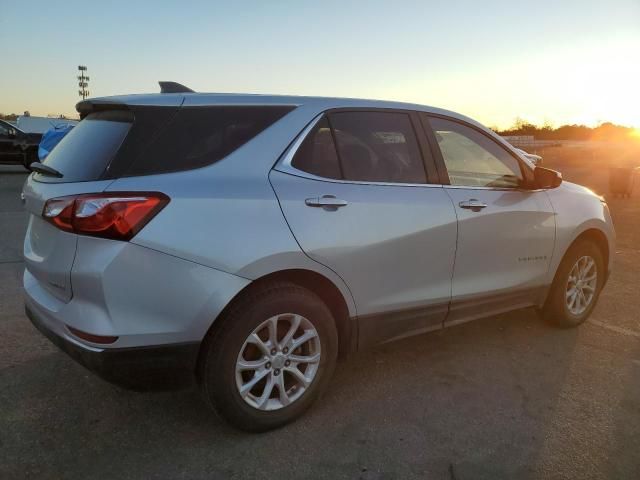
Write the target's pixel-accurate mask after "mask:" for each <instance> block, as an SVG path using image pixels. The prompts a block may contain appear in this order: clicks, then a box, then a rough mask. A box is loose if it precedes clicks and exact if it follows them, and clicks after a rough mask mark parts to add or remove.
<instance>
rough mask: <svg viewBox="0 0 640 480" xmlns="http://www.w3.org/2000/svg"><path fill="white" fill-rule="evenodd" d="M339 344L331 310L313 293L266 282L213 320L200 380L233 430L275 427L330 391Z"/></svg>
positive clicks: (206, 343) (259, 429)
mask: <svg viewBox="0 0 640 480" xmlns="http://www.w3.org/2000/svg"><path fill="white" fill-rule="evenodd" d="M337 346H338V338H337V333H336V328H335V323H334V320H333V317H332V315H331V312H330V311H329V309H328V308H327V307H326V305H325V304H324V303H323V302H322V301H321V300H320V299H319V298H318V297H317V296H316V295H315V294H314V293H312V292H310V291H309V290H306V289H304V288H302V287H299V286H297V285H294V284H290V283H284V282H278V283H272V284H268V285H265V286H262V287H259V289H257V290H254V291H250V292H248V293H247V294H244V295H242V296H241V297H240V298H239V299H237V300H236V301H234V304H233V305H232V306H231V308H230V309H229V311H228V312H227V313H226V314H225V315H223V317H222V318H220V319H218V320H217V321H216V325H215V326H214V330H213V331H212V332H211V336H210V338H208V339H207V340H206V341H205V344H204V347H203V348H204V350H203V352H202V353H203V355H202V359H201V368H200V375H199V380H200V385H201V388H202V391H203V394H204V396H205V399H206V400H208V402H209V403H210V404H211V405H212V406H213V408H214V409H215V410H216V411H217V412H218V413H219V414H220V415H221V416H222V417H223V418H225V419H226V420H227V421H229V422H230V423H232V424H233V425H235V426H236V427H238V428H240V429H243V430H247V431H256V432H257V431H265V430H270V429H272V428H277V427H280V426H282V425H284V424H286V423H289V422H291V421H292V420H294V419H296V418H297V417H298V416H300V415H301V414H302V413H303V412H304V411H305V410H306V409H307V408H309V407H310V406H311V404H312V403H313V401H314V400H315V399H316V398H317V397H318V396H319V395H320V394H321V393H322V391H323V390H324V389H325V388H326V386H327V384H328V381H329V380H330V378H331V375H332V373H333V369H334V367H335V363H336V358H337V352H338V348H337Z"/></svg>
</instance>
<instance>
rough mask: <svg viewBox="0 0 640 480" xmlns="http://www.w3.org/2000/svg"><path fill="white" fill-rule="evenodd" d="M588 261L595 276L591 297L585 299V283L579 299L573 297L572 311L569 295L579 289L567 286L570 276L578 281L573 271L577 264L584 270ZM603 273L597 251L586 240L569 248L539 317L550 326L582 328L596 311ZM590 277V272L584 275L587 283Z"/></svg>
mask: <svg viewBox="0 0 640 480" xmlns="http://www.w3.org/2000/svg"><path fill="white" fill-rule="evenodd" d="M589 258H590V259H592V260H593V262H594V267H593V268H595V275H596V278H595V281H593V282H592V283H591V285H590V286H591V287H593V293H592V296H591V298H588V295H589V292H590V290H589V289H588V287H589V285H588V282H585V283H584V285H586V286H585V287H583V288H584V290H582V291H583V296H582V297H581V296H580V295H579V294H577V295H576V297H577V298H576V300H575V301H576V302H578V303H573V308H572V307H571V304H572V299H573V298H574V296H573V295H571V291H573V292H576V291H577V290H580V288H575V287H578V285H577V284H576V283H575V282H573V283H571V284H569V281H570V275H571V278H578V277H579V271H576V270H574V267H576V264H577V262H578V261H579V260H580V261H581V262H582V265H583V266H585V265H588V264H589V263H588V262H587V261H585V260H584V259H589ZM576 268H579V267H576ZM576 272H577V273H578V277H576V276H575V273H576ZM605 272H606V267H605V264H604V258H603V255H602V252H601V251H600V249H599V248H598V247H597V246H596V245H595V244H594V243H593V242H590V241H588V240H579V241H578V242H576V243H575V244H574V245H572V246H571V247H570V248H569V250H568V251H567V253H566V254H565V256H564V258H563V259H562V262H561V263H560V266H559V267H558V271H557V272H556V276H555V278H554V280H553V283H552V285H551V289H550V291H549V294H548V296H547V301H546V302H545V305H544V307H543V308H542V311H541V314H542V317H543V318H544V319H545V320H546V321H548V322H549V323H551V324H553V325H555V326H556V327H560V328H572V327H577V326H578V325H580V324H582V323H583V322H584V321H585V320H586V319H587V318H589V315H591V312H592V311H593V309H594V308H595V305H596V303H597V301H598V297H599V295H600V291H601V290H602V287H603V285H604V279H605ZM591 276H592V271H589V272H588V273H587V274H585V277H584V278H585V279H588V278H591ZM572 285H573V286H574V289H573V290H572V289H571V286H572ZM587 300H588V302H587ZM585 303H586V305H585ZM581 306H584V309H583V310H582V311H581V308H578V307H581Z"/></svg>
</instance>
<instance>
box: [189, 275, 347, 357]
mask: <svg viewBox="0 0 640 480" xmlns="http://www.w3.org/2000/svg"><path fill="white" fill-rule="evenodd" d="M271 282H291V283H294V284H296V285H299V286H301V287H303V288H306V289H307V290H309V291H311V292H313V293H315V294H316V295H318V297H320V299H321V300H322V301H323V302H324V303H325V305H327V307H328V308H329V310H330V311H331V314H332V316H333V318H334V321H335V324H336V330H337V332H338V353H339V356H340V357H341V358H344V357H346V356H348V355H349V354H350V353H351V352H353V351H355V349H356V345H357V339H358V335H357V323H356V322H355V320H354V318H355V316H352V315H350V309H349V304H348V301H347V299H346V298H345V296H344V295H343V293H342V292H341V291H340V289H339V288H338V286H337V285H336V284H335V283H334V282H333V281H331V280H330V279H329V278H327V277H326V276H324V275H322V274H320V273H318V272H315V271H313V270H307V269H301V268H292V269H286V270H279V271H275V272H271V273H268V274H265V275H263V276H261V277H259V278H256V279H254V280H253V281H252V282H251V283H249V284H248V285H247V286H245V287H244V288H243V289H242V290H240V291H239V292H238V293H237V294H236V295H235V296H234V297H233V299H232V300H231V301H230V302H229V303H228V304H227V306H226V307H225V308H224V309H223V310H222V311H221V312H220V314H219V315H218V316H217V317H216V319H215V320H214V321H213V322H212V323H211V325H210V326H209V329H208V330H207V333H206V335H205V337H204V341H203V346H204V343H205V342H207V341H208V340H207V339H208V338H209V337H210V336H211V333H212V332H213V331H214V330H215V326H216V323H217V320H218V319H219V318H221V317H223V316H224V315H225V313H226V312H227V311H228V310H229V309H230V308H232V306H233V305H234V304H235V302H237V301H238V300H239V299H241V298H242V297H243V296H245V295H246V294H247V293H248V292H250V291H252V290H255V289H257V288H260V287H262V286H263V285H264V284H265V283H271ZM200 351H201V352H202V351H203V347H202V346H201V349H200ZM199 357H200V355H199ZM200 363H201V362H200V358H199V359H198V364H200Z"/></svg>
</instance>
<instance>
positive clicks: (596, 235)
mask: <svg viewBox="0 0 640 480" xmlns="http://www.w3.org/2000/svg"><path fill="white" fill-rule="evenodd" d="M584 240H587V241H590V242H592V243H594V244H595V245H596V247H597V248H598V249H599V250H600V251H601V252H602V256H603V260H604V264H605V268H607V270H609V268H610V265H609V262H610V257H611V245H610V242H609V238H608V236H607V234H606V233H605V231H604V230H603V229H602V228H598V227H597V226H593V225H589V226H586V228H584V229H583V230H581V231H580V232H579V233H577V234H576V235H575V236H574V238H573V239H572V240H571V242H569V243H568V245H567V247H566V248H565V249H564V250H563V252H562V256H560V257H559V258H558V260H557V262H556V264H555V265H554V268H553V276H552V277H551V282H553V281H555V278H556V275H557V274H558V269H559V268H560V265H561V264H562V261H563V260H564V258H565V256H566V255H567V252H569V251H570V250H571V248H573V246H574V245H576V244H577V243H578V242H581V241H584ZM607 279H608V275H607V276H605V282H606V280H607Z"/></svg>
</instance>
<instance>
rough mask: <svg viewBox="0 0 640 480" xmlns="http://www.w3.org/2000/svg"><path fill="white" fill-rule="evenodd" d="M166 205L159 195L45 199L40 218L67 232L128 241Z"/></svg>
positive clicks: (131, 194) (124, 194) (167, 199)
mask: <svg viewBox="0 0 640 480" xmlns="http://www.w3.org/2000/svg"><path fill="white" fill-rule="evenodd" d="M167 203H169V197H167V196H166V195H165V194H163V193H159V192H109V193H90V194H83V195H72V196H68V197H58V198H52V199H49V200H47V202H46V203H45V205H44V209H43V211H42V216H43V217H44V219H45V220H47V221H48V222H49V223H51V224H53V225H55V226H56V227H58V228H59V229H61V230H64V231H66V232H72V233H77V234H80V235H90V236H93V237H101V238H109V239H112V240H125V241H126V240H130V239H131V238H133V237H134V236H135V234H136V233H138V232H139V231H140V230H141V229H142V227H144V226H145V225H146V224H147V223H148V222H149V220H151V219H152V218H153V217H154V216H155V215H157V213H158V212H159V211H160V210H162V209H163V208H164V206H165V205H166V204H167Z"/></svg>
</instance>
